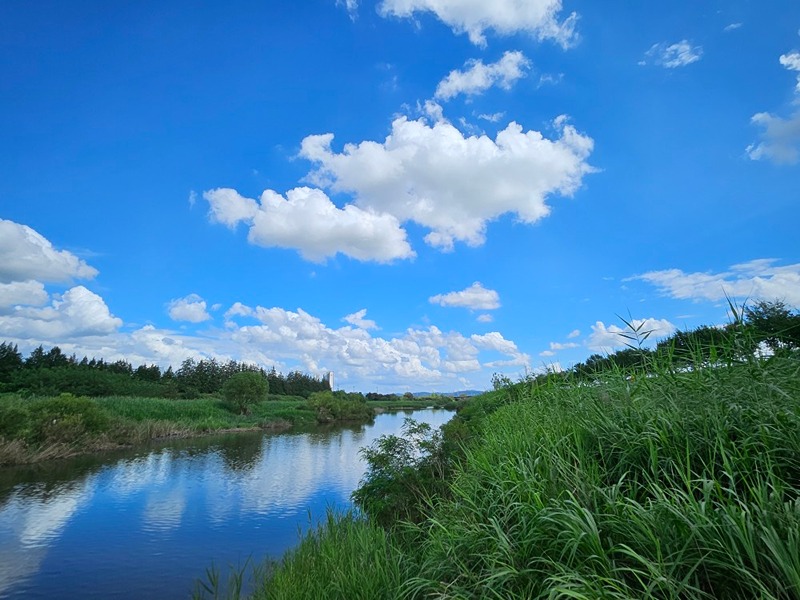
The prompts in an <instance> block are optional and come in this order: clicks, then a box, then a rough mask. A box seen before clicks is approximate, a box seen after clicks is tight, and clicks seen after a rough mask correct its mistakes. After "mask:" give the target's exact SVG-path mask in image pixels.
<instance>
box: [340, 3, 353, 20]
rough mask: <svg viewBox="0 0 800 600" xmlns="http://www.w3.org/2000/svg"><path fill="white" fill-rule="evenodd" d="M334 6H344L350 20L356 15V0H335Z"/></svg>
mask: <svg viewBox="0 0 800 600" xmlns="http://www.w3.org/2000/svg"><path fill="white" fill-rule="evenodd" d="M336 6H344V8H345V9H346V10H347V13H348V14H349V15H350V18H351V19H353V20H355V18H356V15H357V14H358V0H336Z"/></svg>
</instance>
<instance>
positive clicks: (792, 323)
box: [571, 300, 800, 378]
mask: <svg viewBox="0 0 800 600" xmlns="http://www.w3.org/2000/svg"><path fill="white" fill-rule="evenodd" d="M732 308H734V309H735V308H736V307H732ZM622 335H623V337H624V338H626V339H627V343H626V346H627V347H626V348H625V349H623V350H619V351H617V352H615V353H613V354H609V355H602V354H592V355H591V356H590V357H589V358H587V359H586V361H584V362H581V363H578V364H576V365H575V366H574V367H572V369H571V372H572V373H574V374H575V375H577V376H579V377H581V378H592V377H593V376H595V375H596V374H598V373H600V372H602V371H606V370H609V369H623V370H647V367H648V365H652V364H657V363H660V364H664V363H665V362H668V363H669V364H671V365H673V366H676V367H687V368H688V367H691V366H693V365H714V364H720V363H733V362H737V361H741V360H745V359H747V358H748V357H753V356H755V355H758V354H762V355H763V354H766V355H770V354H772V355H774V354H779V355H780V354H787V353H792V352H795V351H797V350H798V349H800V313H798V311H797V310H793V309H791V308H789V307H788V306H787V305H786V303H785V302H782V301H780V300H771V301H767V300H762V301H759V302H756V303H754V304H752V305H751V306H745V307H744V308H742V309H739V310H736V311H735V313H734V319H733V320H732V322H731V323H728V324H727V325H725V326H723V327H712V326H708V325H702V326H700V327H697V328H696V329H693V330H691V331H677V332H675V333H674V334H672V335H671V336H669V337H667V338H665V339H663V340H661V341H659V342H658V343H657V344H656V345H655V347H654V348H652V349H650V348H645V347H643V346H642V345H641V344H642V342H644V341H645V340H646V338H647V337H648V336H649V332H647V331H642V330H639V331H637V330H636V328H635V327H629V328H628V331H627V332H624V333H623V334H622Z"/></svg>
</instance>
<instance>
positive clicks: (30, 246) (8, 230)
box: [0, 219, 97, 283]
mask: <svg viewBox="0 0 800 600" xmlns="http://www.w3.org/2000/svg"><path fill="white" fill-rule="evenodd" d="M96 275H97V269H94V268H93V267H90V266H89V265H87V264H86V263H85V262H84V261H83V260H81V259H79V258H78V257H77V256H75V255H74V254H72V253H71V252H67V251H66V250H56V249H55V248H54V247H53V244H51V243H50V241H49V240H47V239H45V238H44V236H42V235H41V234H39V233H37V232H36V231H34V230H33V229H31V228H30V227H28V226H27V225H21V224H19V223H15V222H14V221H8V220H6V219H0V283H9V282H12V281H29V280H37V281H44V282H67V281H71V280H73V279H92V278H93V277H95V276H96Z"/></svg>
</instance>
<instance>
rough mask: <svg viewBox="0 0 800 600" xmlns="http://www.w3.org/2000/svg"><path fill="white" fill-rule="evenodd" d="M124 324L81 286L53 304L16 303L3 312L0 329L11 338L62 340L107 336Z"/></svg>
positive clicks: (66, 293)
mask: <svg viewBox="0 0 800 600" xmlns="http://www.w3.org/2000/svg"><path fill="white" fill-rule="evenodd" d="M121 326H122V320H121V319H118V318H117V317H114V316H113V315H112V314H111V312H110V311H109V309H108V306H106V304H105V302H104V301H103V299H102V298H101V297H100V296H98V295H97V294H95V293H93V292H90V291H89V290H87V289H86V288H85V287H83V286H81V285H79V286H76V287H73V288H71V289H69V290H67V291H66V292H64V294H62V295H60V296H55V297H54V299H53V301H52V303H51V304H50V306H46V307H43V308H34V307H26V306H17V307H14V309H13V310H12V311H10V312H8V313H6V314H5V315H0V331H2V332H3V335H5V336H8V337H15V338H21V339H28V338H41V339H46V340H54V341H55V342H54V343H56V344H57V343H59V342H60V340H62V339H67V338H73V337H80V336H91V335H107V334H110V333H113V332H115V331H116V330H117V329H118V328H119V327H121Z"/></svg>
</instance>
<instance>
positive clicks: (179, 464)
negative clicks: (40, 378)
mask: <svg viewBox="0 0 800 600" xmlns="http://www.w3.org/2000/svg"><path fill="white" fill-rule="evenodd" d="M409 414H410V413H394V414H389V413H386V414H382V415H378V416H377V417H376V418H375V422H374V424H372V425H365V426H356V427H346V428H335V429H327V430H320V431H314V432H311V433H283V434H261V433H259V434H236V435H228V436H220V437H214V438H199V439H195V440H183V441H178V442H173V443H169V444H164V445H160V446H157V447H151V448H147V449H141V450H138V451H130V452H126V453H115V454H106V455H103V456H100V457H98V456H93V457H83V458H79V459H75V460H68V461H55V462H52V463H48V464H42V465H36V466H34V467H28V468H16V469H0V598H14V599H17V598H19V599H21V598H26V599H28V598H59V599H66V598H81V599H83V598H135V599H136V600H141V599H145V598H184V599H185V598H188V597H190V596H191V592H192V590H193V589H194V582H195V580H196V579H198V578H201V577H203V576H204V572H205V569H206V567H208V566H210V565H211V564H212V563H213V564H214V565H216V566H218V567H220V568H221V569H222V570H223V571H225V570H226V569H227V568H228V565H243V564H244V563H245V561H246V560H247V559H248V557H252V558H253V559H255V560H262V559H264V558H266V557H273V558H278V557H280V556H281V555H282V554H283V552H284V551H285V550H286V549H287V548H290V547H292V546H294V545H295V544H296V543H297V541H298V531H299V529H300V528H302V529H306V528H307V527H308V525H309V522H310V521H309V514H311V515H312V517H311V518H313V519H317V518H319V517H322V516H324V514H325V510H326V507H330V506H333V507H339V508H341V507H346V506H348V505H349V496H350V493H351V492H352V491H353V490H354V489H355V487H356V486H357V485H358V481H359V479H360V478H361V476H362V474H363V473H364V468H365V465H364V463H363V462H362V461H361V459H360V457H359V455H358V450H359V448H360V447H362V446H365V445H369V444H370V443H372V441H373V440H374V439H376V438H377V437H379V436H381V435H383V434H398V433H400V430H401V427H402V425H403V420H404V418H405V417H407V416H409ZM451 416H452V413H450V412H448V411H442V410H438V411H435V410H426V411H416V412H414V413H413V418H415V419H417V420H420V421H425V422H428V423H430V424H431V425H434V426H439V425H441V424H443V423H445V422H446V421H448V420H449V419H450V417H451Z"/></svg>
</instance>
